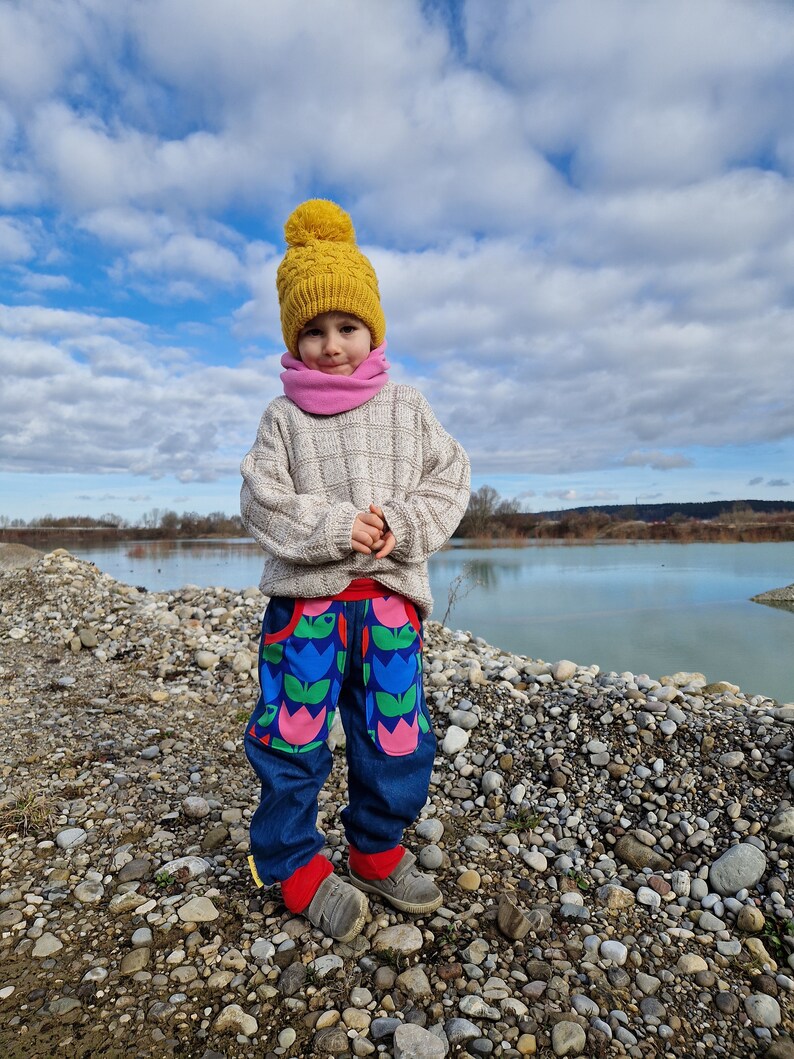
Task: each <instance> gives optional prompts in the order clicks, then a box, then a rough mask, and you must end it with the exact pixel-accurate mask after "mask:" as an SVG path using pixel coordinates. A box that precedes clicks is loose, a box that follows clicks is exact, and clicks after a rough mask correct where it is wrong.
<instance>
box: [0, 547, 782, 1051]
mask: <svg viewBox="0 0 794 1059" xmlns="http://www.w3.org/2000/svg"><path fill="white" fill-rule="evenodd" d="M264 603H265V600H264V597H262V595H261V594H260V593H259V592H258V590H257V589H255V588H250V589H246V590H245V591H244V592H232V591H229V590H224V589H215V588H211V589H207V588H198V587H196V586H186V587H185V588H183V589H182V590H180V591H179V592H174V593H155V592H139V591H138V590H137V589H135V588H132V587H131V586H127V585H124V584H122V583H121V582H117V581H114V580H113V579H112V578H110V577H108V576H107V575H105V574H102V573H100V572H99V571H98V570H97V569H96V567H94V566H92V565H91V564H89V563H85V562H82V561H80V560H77V559H75V558H74V557H72V556H70V555H68V554H67V553H62V552H58V553H53V554H50V555H47V556H44V557H43V558H41V559H39V560H38V561H37V562H35V563H34V564H33V565H32V566H31V567H30V568H29V569H27V570H17V571H10V572H7V573H5V574H0V647H1V648H2V663H1V664H2V670H3V672H2V676H3V682H4V683H3V689H4V690H3V691H2V693H1V694H2V712H0V733H1V735H0V737H2V738H3V740H4V744H5V747H6V754H5V756H4V763H3V764H2V765H0V821H2V824H3V836H2V846H1V847H0V848H1V849H2V861H0V864H1V865H2V867H1V873H2V874H1V875H0V927H1V929H0V968H2V969H0V1023H1V1024H2V1027H3V1028H1V1029H0V1042H2V1044H3V1054H4V1055H8V1056H9V1057H16V1056H19V1057H21V1056H22V1055H24V1056H26V1057H28V1059H34V1057H39V1056H40V1057H42V1059H43V1057H44V1056H50V1055H52V1054H55V1053H56V1052H57V1051H58V1050H60V1049H62V1048H67V1049H68V1050H69V1052H70V1054H74V1055H76V1056H78V1057H82V1059H89V1057H93V1056H102V1055H105V1056H126V1055H131V1056H138V1055H140V1056H148V1055H152V1056H162V1055H165V1054H171V1055H174V1056H177V1057H182V1059H193V1057H195V1059H199V1057H202V1056H217V1055H223V1056H226V1057H227V1059H237V1057H243V1056H248V1055H251V1054H252V1053H253V1052H256V1054H263V1055H265V1056H268V1057H271V1056H276V1055H286V1056H297V1055H303V1056H306V1055H315V1054H317V1055H322V1054H326V1055H328V1054H335V1055H350V1054H352V1055H356V1056H359V1055H369V1054H374V1053H375V1051H376V1050H377V1049H378V1048H379V1047H381V1048H382V1049H383V1051H382V1052H381V1053H380V1054H385V1055H387V1056H388V1055H392V1054H394V1055H398V1054H417V1055H419V1054H424V1055H428V1056H432V1055H435V1054H438V1055H439V1056H440V1055H443V1054H445V1049H446V1050H448V1049H450V1048H451V1049H460V1048H465V1049H466V1052H468V1054H470V1055H474V1056H477V1055H479V1056H482V1055H486V1054H491V1053H492V1052H495V1054H499V1055H502V1056H507V1057H508V1059H515V1057H520V1056H522V1055H533V1054H538V1055H547V1056H551V1055H580V1054H587V1055H591V1054H592V1055H599V1056H612V1055H615V1056H618V1055H630V1056H632V1057H634V1059H641V1057H644V1056H669V1057H670V1059H683V1057H685V1056H703V1057H704V1059H705V1057H706V1056H708V1057H709V1059H710V1057H711V1056H735V1055H747V1056H754V1055H763V1054H767V1055H770V1056H772V1057H774V1056H777V1057H778V1059H780V1057H785V1056H792V1055H794V1042H792V1040H791V1035H792V1031H794V1021H792V996H791V994H792V991H794V977H793V976H794V939H792V937H791V936H790V934H789V933H788V930H787V924H788V923H789V922H790V921H791V920H792V918H794V887H792V882H791V878H790V863H789V859H788V858H789V854H790V842H791V839H792V836H794V809H793V808H792V783H794V778H793V777H792V764H794V751H792V744H791V733H792V729H791V725H792V723H794V705H778V704H776V703H775V702H774V700H770V699H766V698H764V697H763V696H748V695H746V694H745V693H743V692H742V691H741V690H740V689H738V688H736V687H735V686H729V685H715V684H712V685H706V684H705V682H704V681H702V680H701V679H700V678H699V675H697V674H683V673H682V674H672V675H671V676H670V677H666V678H663V679H661V680H653V679H651V678H649V677H645V676H632V675H631V674H608V673H601V672H599V670H598V668H597V667H596V666H587V667H582V666H577V665H576V664H575V663H574V662H570V661H567V660H564V659H563V660H555V661H553V662H545V661H541V660H537V659H534V660H533V659H529V658H527V657H525V656H521V655H514V654H510V653H506V652H503V651H500V650H499V649H498V648H497V647H494V646H492V645H489V644H487V643H485V642H484V641H482V640H480V639H477V638H473V637H471V636H469V635H468V634H466V633H463V632H457V633H456V632H453V631H452V630H450V629H446V628H444V627H443V626H441V625H439V624H438V623H436V622H428V623H427V626H426V652H425V684H426V692H427V698H428V703H429V706H430V710H431V714H432V716H433V720H434V729H435V732H436V736H437V739H438V753H437V758H436V767H435V770H434V774H433V779H432V783H431V789H430V798H429V802H428V805H427V806H426V808H425V810H424V812H423V814H422V819H421V820H420V821H418V822H417V825H416V827H415V828H413V829H411V832H410V833H409V834H408V835H407V836H406V843H407V844H408V845H409V846H410V847H411V848H412V849H413V850H414V851H415V852H417V853H418V854H419V856H420V861H421V863H422V865H423V866H424V867H425V868H426V869H428V870H432V871H434V872H435V873H436V875H437V876H438V879H439V883H440V885H441V887H442V890H443V891H444V894H445V902H444V905H443V906H442V908H441V909H439V910H438V912H437V913H435V914H434V916H433V917H429V918H428V919H427V920H425V921H420V922H419V923H418V925H417V922H416V921H415V920H413V919H412V918H411V917H407V916H402V915H400V914H399V913H396V912H393V911H391V910H389V909H387V908H384V907H382V906H380V905H378V904H376V903H374V902H373V904H372V919H371V921H370V922H368V924H367V927H366V928H365V932H364V934H363V935H362V936H361V938H360V939H356V940H355V941H354V942H353V943H351V944H350V945H348V946H345V945H339V944H338V943H334V944H329V943H328V941H327V939H322V938H321V937H320V936H319V935H318V934H317V932H314V931H312V930H311V928H310V927H309V926H308V924H307V923H306V922H305V921H304V920H303V919H302V918H301V917H295V916H292V915H291V914H290V913H289V912H287V911H286V909H285V908H284V906H283V905H282V904H281V901H280V897H279V894H278V891H277V889H271V890H265V891H260V890H256V888H255V887H254V886H253V883H252V882H251V880H250V877H249V875H248V872H247V868H246V857H247V851H248V841H247V823H248V820H249V818H250V815H251V813H252V812H253V810H254V809H255V807H256V805H257V797H258V792H257V790H256V789H255V783H254V782H253V781H254V777H253V774H252V773H251V772H250V769H249V768H248V766H247V762H246V761H245V756H244V752H243V748H242V732H243V729H244V725H245V721H246V718H247V716H248V714H249V713H250V710H251V709H252V707H253V705H254V704H255V701H256V693H257V688H256V681H255V671H256V654H257V646H258V634H259V622H260V619H261V612H262V609H263V606H264ZM330 739H331V742H332V743H333V744H334V746H335V748H336V749H335V753H334V768H333V771H332V775H331V779H330V780H329V783H328V784H327V785H326V788H325V790H324V793H323V797H322V800H321V805H320V814H321V826H322V828H323V830H324V832H325V834H326V838H327V841H328V849H327V853H328V855H329V856H330V857H331V859H332V860H333V861H334V862H335V864H337V865H338V866H339V867H340V870H342V869H343V868H344V865H345V863H346V861H345V856H344V836H343V834H342V832H341V830H340V827H339V823H338V811H339V809H340V808H341V806H342V805H343V804H344V801H345V791H346V788H345V777H344V767H343V757H344V755H343V749H342V748H343V745H344V734H343V732H341V731H340V730H339V729H338V728H336V729H334V730H332V732H331V736H330ZM25 798H28V799H29V801H28V806H29V811H28V819H29V820H31V823H30V826H29V829H28V830H27V832H26V830H25V822H24V812H23V806H24V801H25ZM37 798H40V799H41V800H42V804H41V805H40V806H39V807H38V810H37V811H38V812H39V813H40V819H39V820H38V822H37V823H36V821H35V820H33V819H32V818H33V817H35V812H34V811H33V810H34V806H35V800H36V799H37ZM31 800H32V801H31ZM15 814H16V815H15ZM47 814H49V815H47ZM15 824H16V828H15V827H14V826H13V825H15ZM9 825H11V826H9ZM185 858H187V859H185ZM423 1034H426V1035H427V1036H423ZM431 1038H432V1040H431ZM411 1041H415V1042H416V1047H420V1048H422V1047H423V1048H425V1051H414V1052H413V1053H410V1052H408V1050H407V1049H408V1046H409V1044H410V1042H411ZM433 1049H441V1050H440V1051H434V1050H433ZM577 1049H578V1050H577ZM775 1049H776V1050H775Z"/></svg>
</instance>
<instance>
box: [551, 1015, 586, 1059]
mask: <svg viewBox="0 0 794 1059" xmlns="http://www.w3.org/2000/svg"><path fill="white" fill-rule="evenodd" d="M586 1044H587V1034H586V1033H585V1031H584V1030H583V1029H582V1027H581V1026H580V1025H579V1023H578V1022H558V1023H557V1025H556V1026H555V1027H554V1029H553V1030H552V1031H551V1046H552V1048H553V1049H554V1054H555V1055H560V1056H562V1055H581V1054H582V1053H583V1052H584V1050H585V1046H586Z"/></svg>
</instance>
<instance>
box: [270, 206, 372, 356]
mask: <svg viewBox="0 0 794 1059" xmlns="http://www.w3.org/2000/svg"><path fill="white" fill-rule="evenodd" d="M284 236H285V238H286V241H287V252H286V254H285V255H284V258H283V260H282V262H281V264H280V265H279V267H278V273H277V275H276V289H277V290H278V300H279V306H280V308H281V330H282V332H283V334H284V342H285V343H286V346H287V349H288V350H289V351H290V353H292V354H293V355H294V356H296V357H297V356H298V336H299V335H300V333H301V330H302V329H303V327H304V326H305V325H306V323H307V322H308V321H309V320H312V319H314V317H315V316H318V315H319V314H320V313H327V312H342V313H350V314H351V315H353V316H356V317H358V319H359V320H361V321H363V323H364V324H366V326H367V328H368V330H369V333H370V337H371V340H372V345H373V347H375V346H379V345H380V344H381V343H382V342H383V339H384V338H385V337H386V320H385V318H384V315H383V309H382V308H381V304H380V292H379V290H378V278H377V276H376V275H375V270H374V268H373V267H372V265H371V264H370V262H369V261H368V259H367V258H366V257H365V256H364V254H362V253H361V251H360V250H359V248H358V246H357V245H356V231H355V228H354V227H353V222H352V221H351V219H350V215H349V214H347V213H346V212H345V211H344V210H343V209H342V207H341V206H338V205H337V204H336V203H335V202H330V201H329V200H328V199H309V200H308V201H307V202H303V203H301V205H300V206H298V207H297V209H295V210H293V211H292V213H291V214H290V216H289V217H288V218H287V222H286V224H285V225H284Z"/></svg>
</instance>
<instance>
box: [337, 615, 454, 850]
mask: <svg viewBox="0 0 794 1059" xmlns="http://www.w3.org/2000/svg"><path fill="white" fill-rule="evenodd" d="M362 621H363V602H362V603H352V604H349V605H348V629H349V643H350V646H351V648H352V649H351V650H350V652H349V661H348V665H349V671H348V674H347V680H346V681H345V683H344V684H343V686H342V692H341V695H340V697H339V709H340V712H341V715H342V723H343V724H344V727H345V735H346V739H347V768H348V774H347V782H348V805H347V806H346V807H345V808H344V809H343V810H342V813H341V818H342V823H343V825H344V828H345V835H346V837H347V840H348V842H349V843H350V844H351V845H353V846H355V847H356V849H358V850H360V851H361V852H362V853H381V852H383V851H384V850H387V849H393V848H394V847H395V846H396V845H398V844H399V842H400V841H401V840H402V837H403V831H404V830H405V828H406V827H409V826H410V825H411V824H412V823H413V822H414V820H415V819H416V818H417V816H418V815H419V813H420V812H421V810H422V807H423V806H424V804H425V802H426V801H427V791H428V787H429V784H430V773H431V772H432V769H433V762H434V760H435V751H436V739H435V736H434V735H433V730H432V728H431V729H430V731H429V732H426V733H424V734H423V735H422V737H421V738H420V740H419V745H418V746H417V748H416V750H415V751H414V752H413V753H412V754H406V755H404V756H400V757H393V756H391V755H389V754H385V753H384V752H383V751H382V750H379V749H378V748H377V747H376V746H375V743H374V742H373V740H372V739H371V737H370V736H369V734H368V732H367V714H366V698H365V691H364V678H363V672H362V657H361V649H360V645H361V632H362Z"/></svg>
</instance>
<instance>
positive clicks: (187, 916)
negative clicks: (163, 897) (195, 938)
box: [178, 897, 220, 923]
mask: <svg viewBox="0 0 794 1059" xmlns="http://www.w3.org/2000/svg"><path fill="white" fill-rule="evenodd" d="M178 914H179V918H180V919H181V920H182V922H183V923H211V922H212V921H213V920H214V919H217V918H218V916H219V915H220V913H219V912H218V909H217V908H216V907H215V905H214V904H213V903H212V901H210V899H209V898H208V897H191V899H190V900H189V901H188V902H187V903H186V904H184V905H181V906H180V908H179V912H178Z"/></svg>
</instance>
